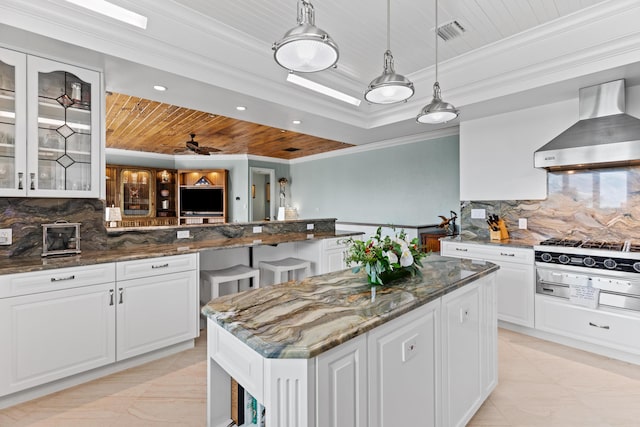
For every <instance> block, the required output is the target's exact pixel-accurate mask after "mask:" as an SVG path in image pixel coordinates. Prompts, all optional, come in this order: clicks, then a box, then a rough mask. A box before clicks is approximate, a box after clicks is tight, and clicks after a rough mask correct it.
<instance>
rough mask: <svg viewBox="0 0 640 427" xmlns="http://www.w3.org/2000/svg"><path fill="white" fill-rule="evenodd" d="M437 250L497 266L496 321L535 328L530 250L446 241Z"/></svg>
mask: <svg viewBox="0 0 640 427" xmlns="http://www.w3.org/2000/svg"><path fill="white" fill-rule="evenodd" d="M440 246H441V253H442V255H444V256H451V257H456V258H470V259H477V260H485V261H490V262H493V263H495V264H498V265H499V266H500V270H499V271H498V273H497V274H496V283H497V286H498V320H501V321H504V322H509V323H514V324H516V325H522V326H528V327H530V328H533V327H534V311H535V309H534V302H535V301H534V297H535V292H536V286H535V272H534V266H533V261H534V260H533V258H534V255H533V249H529V248H515V247H508V246H502V245H498V244H482V243H467V242H459V241H455V240H446V239H445V240H442V241H441V242H440Z"/></svg>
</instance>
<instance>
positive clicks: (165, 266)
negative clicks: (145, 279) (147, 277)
mask: <svg viewBox="0 0 640 427" xmlns="http://www.w3.org/2000/svg"><path fill="white" fill-rule="evenodd" d="M167 267H169V263H166V264H160V265H152V266H151V268H167Z"/></svg>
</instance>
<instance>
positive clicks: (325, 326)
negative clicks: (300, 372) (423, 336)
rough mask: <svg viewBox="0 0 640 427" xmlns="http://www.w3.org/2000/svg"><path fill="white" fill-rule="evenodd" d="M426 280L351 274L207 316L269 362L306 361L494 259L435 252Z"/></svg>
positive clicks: (465, 279) (260, 292) (311, 280)
mask: <svg viewBox="0 0 640 427" xmlns="http://www.w3.org/2000/svg"><path fill="white" fill-rule="evenodd" d="M423 264H424V267H423V268H422V274H423V277H418V276H416V277H409V278H406V279H400V280H398V282H396V283H395V284H393V285H391V286H386V287H380V286H377V287H376V292H375V299H374V298H372V292H371V289H370V288H369V285H368V284H367V279H366V275H365V273H364V271H360V273H358V274H354V273H353V272H352V271H351V270H350V269H347V270H342V271H339V272H334V273H329V274H323V275H319V276H313V277H308V278H306V279H304V280H302V281H299V282H295V281H291V282H286V283H282V284H279V285H274V286H268V287H264V288H258V289H252V290H248V291H244V292H240V293H236V294H232V295H226V296H223V297H220V298H216V299H214V300H212V301H210V302H209V303H208V304H207V305H205V306H204V307H203V308H202V313H203V314H205V315H206V316H208V317H209V318H210V319H212V320H214V321H215V322H217V323H218V324H219V325H220V326H222V327H223V328H224V329H226V330H227V331H229V332H230V333H231V334H233V335H234V336H236V337H237V338H238V339H240V340H241V341H242V342H244V343H245V344H246V345H247V346H249V347H251V348H252V349H254V350H255V351H256V352H258V353H259V354H261V355H262V356H263V357H266V358H294V359H308V358H311V357H315V356H317V355H318V354H320V353H323V352H325V351H327V350H329V349H331V348H333V347H336V346H338V345H340V344H342V343H344V342H346V341H348V340H350V339H352V338H354V337H356V336H358V335H361V334H363V333H365V332H367V331H369V330H371V329H373V328H375V327H377V326H380V325H382V324H384V323H386V322H388V321H390V320H392V319H394V318H397V317H399V316H401V315H402V314H405V313H408V312H409V311H411V310H413V309H415V308H417V307H420V306H422V305H424V304H427V303H428V302H429V301H433V300H435V299H437V298H439V297H441V296H443V295H445V294H447V293H449V292H452V291H454V290H456V289H458V288H460V287H462V286H465V285H467V284H469V283H471V282H473V281H475V280H477V279H479V278H481V277H484V276H486V275H488V274H490V273H492V272H494V271H496V270H498V268H499V267H498V266H497V265H495V264H492V263H490V262H478V261H472V260H469V259H458V258H450V257H441V256H439V255H430V256H428V257H427V258H425V260H424V261H423Z"/></svg>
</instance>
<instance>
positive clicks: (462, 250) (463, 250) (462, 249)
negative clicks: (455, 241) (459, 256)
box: [456, 248, 467, 252]
mask: <svg viewBox="0 0 640 427" xmlns="http://www.w3.org/2000/svg"><path fill="white" fill-rule="evenodd" d="M456 251H460V252H467V249H464V248H456Z"/></svg>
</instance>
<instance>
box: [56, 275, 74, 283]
mask: <svg viewBox="0 0 640 427" xmlns="http://www.w3.org/2000/svg"><path fill="white" fill-rule="evenodd" d="M75 278H76V276H75V274H73V275H71V276H68V277H52V278H51V281H52V282H63V281H65V280H73V279H75Z"/></svg>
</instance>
